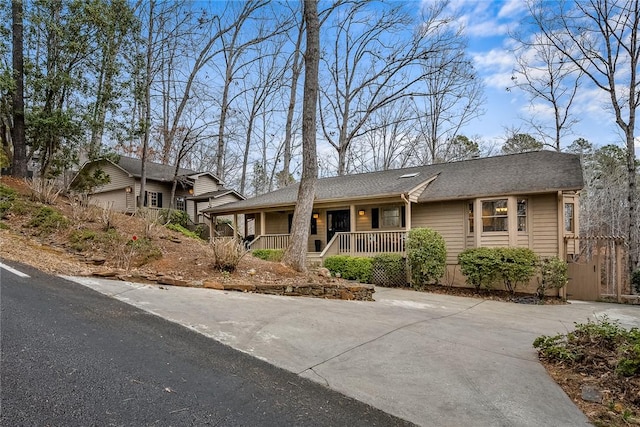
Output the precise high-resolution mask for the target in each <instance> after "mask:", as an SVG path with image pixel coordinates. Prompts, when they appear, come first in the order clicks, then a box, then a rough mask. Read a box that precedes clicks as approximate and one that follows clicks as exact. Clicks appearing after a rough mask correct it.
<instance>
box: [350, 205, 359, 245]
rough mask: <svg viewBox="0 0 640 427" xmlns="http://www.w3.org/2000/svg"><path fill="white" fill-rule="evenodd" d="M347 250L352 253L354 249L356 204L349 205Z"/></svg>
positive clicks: (356, 217) (356, 218)
mask: <svg viewBox="0 0 640 427" xmlns="http://www.w3.org/2000/svg"><path fill="white" fill-rule="evenodd" d="M349 216H350V218H349V232H350V233H349V252H351V255H353V254H354V253H355V251H356V236H355V234H353V232H354V231H356V221H357V220H358V216H357V212H356V205H351V206H349Z"/></svg>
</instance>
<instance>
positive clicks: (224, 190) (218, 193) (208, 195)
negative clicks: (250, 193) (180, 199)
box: [186, 187, 245, 202]
mask: <svg viewBox="0 0 640 427" xmlns="http://www.w3.org/2000/svg"><path fill="white" fill-rule="evenodd" d="M227 194H232V195H234V196H236V198H237V199H238V200H245V197H244V196H243V195H242V194H240V193H238V192H237V191H235V190H231V189H229V188H224V187H221V188H220V189H219V190H218V191H210V192H208V193H202V194H198V195H197V196H189V197H187V198H186V199H187V200H195V201H196V202H198V201H204V200H209V199H219V198H220V197H223V196H226V195H227Z"/></svg>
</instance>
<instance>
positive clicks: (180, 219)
mask: <svg viewBox="0 0 640 427" xmlns="http://www.w3.org/2000/svg"><path fill="white" fill-rule="evenodd" d="M160 220H161V221H162V222H164V223H167V224H174V225H181V226H182V227H184V228H187V226H188V225H189V214H188V213H186V212H185V211H180V210H176V209H172V210H169V209H162V210H161V211H160ZM176 231H179V230H176Z"/></svg>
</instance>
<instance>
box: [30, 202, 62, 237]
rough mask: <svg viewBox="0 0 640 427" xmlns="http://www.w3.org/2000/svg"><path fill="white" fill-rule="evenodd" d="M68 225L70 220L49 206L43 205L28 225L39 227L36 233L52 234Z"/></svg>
mask: <svg viewBox="0 0 640 427" xmlns="http://www.w3.org/2000/svg"><path fill="white" fill-rule="evenodd" d="M68 226H69V220H68V219H67V218H65V217H64V216H62V214H60V212H58V211H56V210H54V209H52V208H50V207H49V206H43V207H41V208H40V210H38V212H37V213H36V214H35V215H34V216H33V218H31V221H29V222H28V223H27V227H29V228H37V229H38V231H37V233H36V234H50V233H53V232H54V231H56V230H59V229H62V228H66V227H68Z"/></svg>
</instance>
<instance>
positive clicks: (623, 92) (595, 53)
mask: <svg viewBox="0 0 640 427" xmlns="http://www.w3.org/2000/svg"><path fill="white" fill-rule="evenodd" d="M529 6H530V7H529V9H530V12H531V16H532V19H533V23H534V25H535V28H536V29H537V30H538V31H540V32H541V33H542V34H543V36H544V37H545V39H546V40H548V42H549V43H550V44H551V45H552V46H553V47H554V48H555V49H556V50H557V51H558V52H560V54H562V56H563V59H564V60H567V61H570V62H572V63H573V64H574V65H575V66H576V67H577V68H578V69H579V70H580V71H581V72H582V73H584V75H585V77H586V78H587V79H588V80H589V81H590V82H591V83H592V84H593V85H595V86H596V87H597V88H599V89H601V90H602V91H604V92H605V93H606V94H607V95H608V98H609V102H610V103H609V104H608V105H609V107H611V108H612V109H613V113H614V115H615V121H616V124H617V125H618V127H619V128H620V130H621V131H622V133H623V134H624V138H625V145H626V163H627V203H628V206H627V209H628V225H627V239H628V242H629V254H628V256H629V259H628V261H629V262H628V263H627V264H628V267H629V272H630V274H631V272H633V271H634V270H635V269H636V268H637V267H638V265H639V262H640V238H639V236H638V231H637V228H638V227H637V224H638V216H639V215H638V192H637V191H636V180H637V171H636V159H635V141H634V134H635V127H636V110H637V108H638V105H639V104H640V91H639V90H638V84H639V80H638V74H637V72H638V65H639V60H640V43H639V41H638V30H639V27H640V2H639V1H638V0H584V1H575V2H563V3H561V4H560V5H556V4H551V3H548V2H539V1H536V2H532V3H530V5H529Z"/></svg>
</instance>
